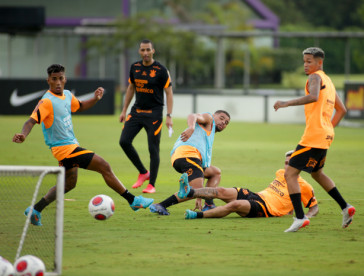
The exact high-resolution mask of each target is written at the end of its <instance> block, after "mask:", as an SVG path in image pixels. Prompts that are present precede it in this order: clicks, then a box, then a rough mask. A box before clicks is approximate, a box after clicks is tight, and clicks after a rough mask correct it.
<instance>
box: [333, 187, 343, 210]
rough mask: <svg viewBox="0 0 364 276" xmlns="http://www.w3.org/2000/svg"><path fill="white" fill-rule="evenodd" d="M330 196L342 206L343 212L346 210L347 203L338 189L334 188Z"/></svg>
mask: <svg viewBox="0 0 364 276" xmlns="http://www.w3.org/2000/svg"><path fill="white" fill-rule="evenodd" d="M328 194H329V195H330V196H331V197H332V198H333V199H335V201H336V202H337V203H338V204H339V205H340V208H341V210H343V209H345V208H346V206H347V203H346V201H345V200H344V199H343V197H342V196H341V194H340V193H339V191H338V190H337V188H336V187H334V188H332V189H331V190H330V191H329V192H328Z"/></svg>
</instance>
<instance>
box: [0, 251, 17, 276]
mask: <svg viewBox="0 0 364 276" xmlns="http://www.w3.org/2000/svg"><path fill="white" fill-rule="evenodd" d="M0 276H15V270H14V267H13V265H12V264H11V262H9V261H8V260H7V259H4V258H3V257H1V256H0Z"/></svg>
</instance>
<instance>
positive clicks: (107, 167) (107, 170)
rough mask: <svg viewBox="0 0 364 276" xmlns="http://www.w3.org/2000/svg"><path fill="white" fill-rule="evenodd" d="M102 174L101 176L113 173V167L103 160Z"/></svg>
mask: <svg viewBox="0 0 364 276" xmlns="http://www.w3.org/2000/svg"><path fill="white" fill-rule="evenodd" d="M99 168H100V170H99V171H100V173H101V174H108V173H112V171H111V166H110V164H109V163H108V162H106V161H105V160H102V162H101V163H100V166H99Z"/></svg>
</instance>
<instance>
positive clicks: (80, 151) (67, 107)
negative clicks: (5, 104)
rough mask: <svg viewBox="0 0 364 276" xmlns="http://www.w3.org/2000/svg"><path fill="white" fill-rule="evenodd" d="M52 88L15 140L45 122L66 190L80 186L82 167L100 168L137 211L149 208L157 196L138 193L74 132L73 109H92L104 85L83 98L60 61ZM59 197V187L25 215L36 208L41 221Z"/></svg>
mask: <svg viewBox="0 0 364 276" xmlns="http://www.w3.org/2000/svg"><path fill="white" fill-rule="evenodd" d="M47 73H48V79H47V82H48V85H49V90H48V91H47V92H46V93H45V94H44V95H43V97H42V99H41V100H40V101H39V103H38V105H37V106H36V108H35V109H34V111H33V113H32V115H31V116H30V118H29V119H28V120H27V121H26V122H25V123H24V126H23V129H22V131H21V133H17V134H15V135H14V137H13V142H15V143H23V142H24V141H25V139H26V137H27V136H28V135H29V133H30V132H31V130H32V129H33V127H34V125H35V124H42V130H43V135H44V139H45V143H46V144H47V145H48V146H49V148H50V149H51V151H52V154H53V156H54V157H55V158H56V159H57V160H58V162H59V166H63V167H64V168H65V169H66V175H65V189H64V191H65V193H67V192H69V191H71V190H72V189H73V188H75V187H76V183H77V176H78V168H82V169H87V170H91V171H95V172H98V173H100V174H101V175H102V177H103V178H104V180H105V182H106V184H107V185H108V186H109V187H110V188H111V189H113V190H114V191H115V192H117V193H118V194H119V195H121V196H122V197H123V198H125V199H126V200H127V201H128V203H129V205H130V207H131V208H132V209H133V210H134V211H138V210H139V209H140V208H148V207H149V205H150V204H152V203H153V199H151V198H144V197H142V196H137V197H136V196H134V195H133V194H131V193H130V192H129V191H128V190H127V189H126V188H125V186H124V185H123V183H121V181H120V180H119V179H118V178H117V177H116V176H115V174H114V173H113V171H112V169H111V167H110V165H109V163H107V162H106V161H105V160H104V159H103V158H102V157H100V156H99V155H97V154H95V153H94V152H92V151H90V150H87V149H84V148H81V147H80V146H79V144H78V141H77V139H76V137H75V135H74V132H73V125H72V116H71V112H78V111H84V110H87V109H90V108H91V107H93V106H94V105H95V104H96V103H97V102H98V101H99V100H101V99H102V97H103V95H104V88H102V87H99V88H97V89H96V90H95V93H94V97H92V98H91V99H89V100H86V101H79V100H78V99H77V98H76V97H75V96H74V95H73V94H72V93H71V92H70V91H69V90H65V89H64V87H65V84H66V82H67V79H66V76H65V68H64V67H63V66H62V65H60V64H53V65H51V66H49V67H48V69H47ZM55 199H56V187H52V188H51V189H50V190H49V191H48V193H47V194H46V195H45V196H44V197H43V198H42V199H41V200H40V201H39V202H38V203H36V204H35V205H34V210H33V208H31V207H28V208H27V209H26V210H25V215H28V213H29V212H30V211H32V215H31V223H32V224H33V225H38V226H40V225H42V224H41V212H42V210H43V209H44V208H45V207H47V206H48V205H49V204H50V203H51V202H53V201H54V200H55Z"/></svg>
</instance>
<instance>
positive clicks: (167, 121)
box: [166, 116, 173, 129]
mask: <svg viewBox="0 0 364 276" xmlns="http://www.w3.org/2000/svg"><path fill="white" fill-rule="evenodd" d="M166 126H167V128H168V129H169V128H171V127H173V122H172V118H171V117H168V116H167V117H166Z"/></svg>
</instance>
